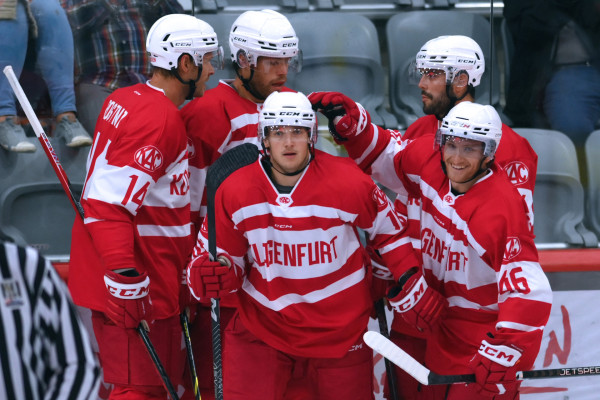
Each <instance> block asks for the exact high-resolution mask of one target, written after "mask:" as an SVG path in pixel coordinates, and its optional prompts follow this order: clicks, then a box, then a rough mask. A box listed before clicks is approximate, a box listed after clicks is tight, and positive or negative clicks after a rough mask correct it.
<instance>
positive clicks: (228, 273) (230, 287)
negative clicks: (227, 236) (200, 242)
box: [187, 252, 242, 300]
mask: <svg viewBox="0 0 600 400" xmlns="http://www.w3.org/2000/svg"><path fill="white" fill-rule="evenodd" d="M187 282H188V287H189V288H190V291H191V293H192V295H193V296H194V297H195V298H196V299H198V300H200V299H202V298H221V297H223V296H225V295H227V294H229V293H231V292H233V291H235V290H237V289H239V288H240V287H241V284H242V278H241V277H238V275H237V274H236V268H235V266H233V261H232V260H231V257H229V256H228V255H227V254H220V255H219V256H218V257H217V261H211V260H210V257H209V254H208V253H206V252H205V253H201V254H200V255H199V256H198V257H196V258H194V259H193V260H192V261H191V262H190V264H189V265H188V267H187Z"/></svg>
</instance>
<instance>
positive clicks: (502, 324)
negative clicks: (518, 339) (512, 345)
mask: <svg viewBox="0 0 600 400" xmlns="http://www.w3.org/2000/svg"><path fill="white" fill-rule="evenodd" d="M502 328H509V329H514V330H516V331H522V332H533V331H537V330H540V331H541V330H543V329H544V327H543V326H530V325H525V324H519V323H517V322H510V321H499V322H498V323H497V324H496V329H502Z"/></svg>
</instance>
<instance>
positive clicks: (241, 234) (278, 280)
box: [188, 92, 417, 400]
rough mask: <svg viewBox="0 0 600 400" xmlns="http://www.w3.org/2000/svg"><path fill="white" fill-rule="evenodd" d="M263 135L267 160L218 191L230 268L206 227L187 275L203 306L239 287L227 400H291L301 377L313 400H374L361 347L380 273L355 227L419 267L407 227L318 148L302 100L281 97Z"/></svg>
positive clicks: (272, 105) (348, 166)
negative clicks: (373, 277)
mask: <svg viewBox="0 0 600 400" xmlns="http://www.w3.org/2000/svg"><path fill="white" fill-rule="evenodd" d="M258 126H259V129H258V137H259V139H260V142H261V143H262V146H263V154H262V156H261V157H260V158H259V160H258V161H257V162H255V163H253V164H251V165H249V166H246V167H243V168H240V169H239V170H237V171H235V172H233V173H232V174H231V175H230V176H229V177H228V178H227V179H226V180H225V181H224V182H223V183H222V184H221V185H220V187H219V189H218V190H217V194H216V199H215V205H216V207H215V208H216V210H215V219H216V231H217V232H218V233H217V251H218V253H219V255H220V257H219V259H220V260H221V263H222V264H221V263H220V262H213V261H210V259H209V256H208V254H207V252H206V249H207V248H208V245H207V232H206V225H203V227H202V230H201V232H200V235H199V236H198V243H197V245H196V248H195V249H194V256H195V258H194V259H193V261H192V262H191V263H190V265H189V266H188V285H189V287H190V289H191V290H192V292H193V294H194V296H196V297H197V298H207V297H221V296H223V295H226V294H228V293H230V291H231V290H236V289H237V292H236V296H237V298H238V301H239V306H238V310H237V313H236V315H235V316H234V318H233V320H232V321H231V322H230V323H229V325H228V327H227V328H226V331H225V342H226V343H227V345H226V346H225V349H224V353H223V354H224V362H223V365H224V373H223V378H224V384H223V387H224V397H225V398H227V399H229V400H235V399H261V400H262V399H282V398H283V396H284V393H285V391H286V387H287V385H288V383H289V382H290V380H291V378H292V376H293V375H301V376H303V377H304V379H305V381H306V389H307V390H309V391H310V393H309V395H308V397H307V398H310V399H337V398H351V399H357V400H360V399H372V397H373V377H372V374H373V370H372V368H373V364H372V362H373V355H372V352H371V351H370V350H369V349H368V348H367V347H366V346H365V344H364V343H363V341H362V337H361V336H362V333H363V332H365V330H366V327H367V322H368V319H369V314H370V310H371V308H372V300H371V297H370V283H369V280H370V275H369V274H368V270H369V269H370V268H368V257H366V254H365V251H364V249H363V248H362V247H361V245H360V242H359V239H358V235H357V229H358V228H361V229H364V230H365V231H366V232H367V233H368V234H369V235H370V238H371V243H372V244H373V246H374V247H375V248H376V249H378V250H379V251H380V252H381V255H382V257H383V259H384V260H385V261H386V262H387V263H388V265H394V266H396V265H398V264H399V260H405V262H406V263H408V264H411V265H412V266H414V265H416V264H415V263H416V262H417V259H416V258H415V255H414V253H413V250H412V246H410V243H409V241H408V240H404V241H402V240H400V237H401V232H402V230H403V229H404V223H405V219H404V218H403V217H402V216H399V215H397V214H396V213H395V212H394V210H393V207H392V204H391V203H390V202H389V200H388V199H387V197H386V196H385V194H384V193H383V192H382V191H381V190H380V189H379V188H378V187H377V185H375V183H374V182H373V181H372V180H371V179H370V178H369V177H368V176H367V175H365V174H363V173H362V172H361V171H360V170H359V169H358V168H356V166H355V165H354V164H353V163H352V161H351V160H348V159H346V158H339V157H335V156H332V155H329V154H327V153H324V152H322V151H319V150H315V149H314V145H315V142H316V140H317V127H316V117H315V113H314V112H313V110H312V108H311V104H310V102H309V101H308V99H307V98H306V97H305V96H304V95H303V94H301V93H292V92H282V93H280V92H276V93H273V94H271V95H270V96H269V97H268V98H267V99H266V101H265V103H264V107H263V109H262V111H261V113H260V117H259V120H258ZM409 260H412V263H411V262H410V261H409ZM399 269H400V266H398V270H399Z"/></svg>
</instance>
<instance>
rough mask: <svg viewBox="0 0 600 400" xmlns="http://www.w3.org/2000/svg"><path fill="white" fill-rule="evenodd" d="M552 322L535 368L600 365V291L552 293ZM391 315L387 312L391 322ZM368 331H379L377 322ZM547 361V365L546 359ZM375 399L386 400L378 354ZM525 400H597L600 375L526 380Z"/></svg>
mask: <svg viewBox="0 0 600 400" xmlns="http://www.w3.org/2000/svg"><path fill="white" fill-rule="evenodd" d="M553 296H554V298H553V303H552V311H551V314H550V320H549V322H548V325H547V326H546V329H545V330H544V337H543V339H542V346H541V348H540V353H539V354H538V357H537V359H536V362H535V366H534V369H553V368H566V367H589V366H597V365H600V344H599V343H598V339H600V290H597V291H596V290H581V291H556V292H553ZM391 318H392V316H391V315H390V313H388V322H390V321H391ZM369 330H373V331H377V332H379V326H378V324H377V322H376V321H374V320H371V321H369ZM546 359H547V360H548V362H549V363H548V362H546V363H544V360H546ZM375 361H376V362H377V363H376V364H375V376H374V380H375V399H376V400H383V399H384V398H383V380H384V379H385V375H384V373H385V366H384V362H383V360H382V359H381V357H380V356H378V355H377V354H376V355H375ZM521 399H522V400H597V399H600V375H595V376H583V377H572V378H550V379H530V380H525V381H524V382H523V384H522V385H521Z"/></svg>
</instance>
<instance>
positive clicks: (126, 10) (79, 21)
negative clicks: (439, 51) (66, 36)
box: [61, 0, 183, 132]
mask: <svg viewBox="0 0 600 400" xmlns="http://www.w3.org/2000/svg"><path fill="white" fill-rule="evenodd" d="M61 3H62V5H63V7H64V8H65V10H66V11H67V16H68V18H69V22H70V24H71V28H72V30H73V36H74V38H75V74H76V76H75V91H76V97H77V108H78V110H79V118H80V120H81V123H82V124H83V126H84V127H85V128H86V129H87V130H88V131H90V132H93V129H94V126H95V125H96V119H97V118H98V114H99V113H100V109H101V108H102V104H103V103H104V100H105V99H106V98H107V97H108V95H110V94H111V93H112V92H113V91H114V90H115V89H118V88H121V87H125V86H130V85H134V84H136V83H142V82H145V81H146V80H147V79H148V78H149V77H150V63H149V62H148V56H147V54H146V48H145V42H146V34H147V33H148V29H149V28H150V26H152V24H153V23H154V22H155V21H156V20H157V19H158V18H160V17H161V16H163V15H167V14H174V13H182V12H183V8H182V7H181V5H180V4H179V3H178V2H177V0H163V1H148V0H101V1H96V0H61Z"/></svg>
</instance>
